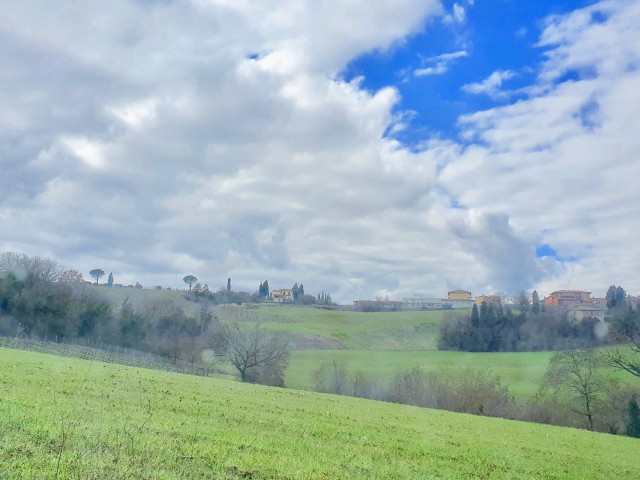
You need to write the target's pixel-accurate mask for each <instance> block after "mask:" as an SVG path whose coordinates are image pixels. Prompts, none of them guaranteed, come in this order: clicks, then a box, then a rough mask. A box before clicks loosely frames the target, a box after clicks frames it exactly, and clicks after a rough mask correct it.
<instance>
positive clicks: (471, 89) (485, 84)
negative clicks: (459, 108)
mask: <svg viewBox="0 0 640 480" xmlns="http://www.w3.org/2000/svg"><path fill="white" fill-rule="evenodd" d="M515 76H516V74H515V72H512V71H511V70H496V71H495V72H493V73H492V74H491V75H489V76H488V77H487V78H485V79H484V80H483V81H482V82H478V83H468V84H466V85H463V86H462V90H463V91H465V92H467V93H473V94H476V95H478V94H485V95H489V96H490V97H492V98H500V97H505V96H507V95H508V93H506V92H503V91H502V90H501V89H502V84H503V83H504V82H505V81H506V80H509V79H510V78H513V77H515Z"/></svg>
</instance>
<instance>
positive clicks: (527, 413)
mask: <svg viewBox="0 0 640 480" xmlns="http://www.w3.org/2000/svg"><path fill="white" fill-rule="evenodd" d="M576 357H577V361H576ZM585 359H587V360H585ZM589 359H591V360H593V359H598V356H597V355H595V354H594V352H593V351H591V350H586V351H584V350H578V351H569V352H560V353H558V354H557V355H556V356H555V357H554V359H553V360H552V361H551V363H550V366H549V371H548V372H547V374H546V375H545V378H544V381H543V383H542V384H541V385H540V389H539V391H538V393H537V394H536V395H535V396H534V397H533V398H532V399H530V400H517V399H516V398H514V397H513V396H512V395H511V394H510V393H509V389H508V388H507V387H506V386H505V385H503V384H502V383H501V382H500V379H499V378H498V377H496V376H495V375H493V374H492V373H491V372H489V371H488V370H474V369H466V370H458V369H447V370H446V371H440V372H433V373H431V372H429V373H428V372H425V371H423V370H422V369H420V368H418V367H416V368H413V369H410V370H405V371H400V372H398V373H397V374H396V375H395V376H394V377H393V379H392V380H391V381H390V382H382V381H380V380H379V379H376V378H374V377H372V376H371V375H369V374H367V373H365V372H362V371H356V372H349V371H348V370H347V369H346V367H345V365H344V364H343V363H338V362H335V361H334V362H328V363H323V364H322V365H321V366H320V368H319V369H318V370H316V371H315V372H313V381H314V384H315V390H316V391H318V392H323V393H331V394H337V395H346V396H353V397H359V398H367V399H372V400H380V401H387V402H394V403H401V404H405V405H414V406H418V407H426V408H435V409H440V410H448V411H452V412H458V413H469V414H474V415H483V416H489V417H500V418H507V419H512V420H522V421H528V422H536V423H545V424H551V425H559V426H568V427H574V428H584V429H589V430H593V431H599V432H605V433H611V434H616V435H628V436H632V437H640V408H639V405H638V400H639V398H640V390H638V388H637V387H635V388H634V387H633V386H632V385H631V384H628V383H623V382H620V381H617V380H615V379H611V378H607V377H606V376H603V375H602V374H601V373H600V371H599V370H598V367H599V366H603V365H605V364H606V360H605V359H598V361H600V360H602V362H604V363H602V364H601V365H598V366H596V365H594V364H593V363H589ZM566 365H570V367H568V368H566V369H565V368H564V367H565V366H566ZM589 369H591V376H590V377H589V380H588V382H587V384H586V387H587V388H586V390H584V389H582V388H581V387H585V384H584V383H581V382H579V381H577V379H578V378H584V377H585V372H587V371H588V370H589ZM584 392H586V396H585V393H584Z"/></svg>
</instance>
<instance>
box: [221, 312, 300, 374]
mask: <svg viewBox="0 0 640 480" xmlns="http://www.w3.org/2000/svg"><path fill="white" fill-rule="evenodd" d="M214 337H216V338H214V342H213V346H214V349H216V350H217V351H218V353H219V354H222V355H223V356H224V357H225V358H226V359H227V360H228V361H229V363H231V365H233V366H234V367H235V368H236V369H237V370H238V373H239V374H240V379H241V380H242V381H243V382H256V383H263V384H267V385H278V386H282V385H283V384H284V371H285V369H286V367H287V365H288V364H289V355H290V349H289V342H288V339H287V337H286V336H285V335H284V334H282V333H280V332H272V331H269V330H267V329H265V328H264V326H263V325H262V324H261V323H255V324H253V325H252V326H249V327H241V326H240V325H239V324H238V323H233V324H231V325H229V326H224V325H220V326H218V328H216V329H214Z"/></svg>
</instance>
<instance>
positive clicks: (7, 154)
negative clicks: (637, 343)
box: [0, 0, 640, 303]
mask: <svg viewBox="0 0 640 480" xmlns="http://www.w3.org/2000/svg"><path fill="white" fill-rule="evenodd" d="M0 11H1V12H2V19H3V20H2V22H0V65H2V68H1V69H0V252H3V251H13V252H22V253H26V254H28V255H40V256H46V257H49V258H52V259H54V260H56V261H57V262H59V263H60V264H61V265H62V266H64V267H66V268H74V269H78V270H79V271H81V272H82V273H83V274H84V275H85V277H86V278H89V273H88V272H89V270H91V269H94V268H101V269H103V270H104V271H105V272H107V273H109V272H113V275H114V277H115V282H116V283H123V284H125V285H126V284H133V283H135V282H140V283H141V284H143V285H144V286H146V287H152V286H155V285H161V286H164V287H167V286H170V287H173V288H176V287H180V288H184V287H185V285H184V283H183V282H182V278H183V277H184V276H185V275H187V274H192V275H195V276H196V277H198V279H199V281H200V282H201V283H202V284H204V283H207V284H208V286H209V288H210V289H212V290H215V289H218V288H220V287H225V286H226V282H227V278H228V277H230V278H231V279H232V287H233V288H234V289H237V290H245V291H250V292H253V291H257V288H258V285H259V284H260V282H262V281H263V280H265V279H267V280H268V281H269V285H270V286H271V288H272V289H273V288H285V287H289V288H290V287H291V286H292V285H293V284H294V283H298V284H300V283H303V284H304V286H305V292H306V293H310V294H313V295H315V294H317V293H319V292H322V291H324V292H328V293H331V295H332V297H333V299H334V300H337V301H339V302H341V303H350V302H351V301H353V300H357V299H373V298H375V297H384V296H388V297H389V298H390V299H395V300H401V299H402V298H405V297H441V296H446V294H447V291H449V290H453V289H464V290H469V291H471V292H472V294H473V295H474V296H475V295H480V294H488V293H492V292H495V291H502V292H506V293H516V292H518V291H520V290H523V289H525V290H532V289H537V290H538V292H539V293H540V294H541V296H542V295H546V294H548V293H549V292H551V291H553V290H558V289H581V290H588V291H591V292H593V295H594V296H604V293H605V291H606V289H607V287H608V286H609V285H612V284H615V285H622V286H623V287H624V288H625V289H626V290H627V291H628V292H629V293H632V294H638V292H640V285H639V284H638V276H637V272H638V271H639V270H640V249H639V248H638V240H637V237H638V234H639V233H640V193H639V192H640V189H639V188H638V187H637V184H639V183H640V158H639V154H638V152H640V68H639V67H640V2H638V1H637V0H602V1H586V0H584V1H578V0H563V1H551V0H548V1H547V0H521V1H515V0H495V1H492V2H483V1H481V0H476V1H474V0H457V1H455V2H453V1H438V0H379V1H376V2H369V1H364V0H320V1H318V0H296V1H275V0H274V1H272V2H257V1H253V2H252V1H248V0H188V1H186V0H183V1H172V0H155V1H154V0H111V1H109V2H89V1H81V2H77V1H73V2H72V1H66V0H60V1H57V2H55V6H52V4H51V2H47V1H44V0H40V1H39V0H25V1H21V2H13V1H9V0H0Z"/></svg>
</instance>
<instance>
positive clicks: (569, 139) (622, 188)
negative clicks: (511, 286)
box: [440, 1, 640, 294]
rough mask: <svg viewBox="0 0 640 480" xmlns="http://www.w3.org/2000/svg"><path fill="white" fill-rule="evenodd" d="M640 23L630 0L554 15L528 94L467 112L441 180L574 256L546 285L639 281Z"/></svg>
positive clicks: (468, 201)
mask: <svg viewBox="0 0 640 480" xmlns="http://www.w3.org/2000/svg"><path fill="white" fill-rule="evenodd" d="M639 22H640V6H639V5H638V4H637V2H629V1H605V2H600V3H598V4H596V5H593V6H591V7H587V8H585V9H581V10H578V11H576V12H573V13H571V14H568V15H565V16H562V17H552V18H550V19H549V20H548V21H547V24H546V27H545V29H544V31H543V34H542V37H541V42H540V43H541V45H544V46H546V47H548V48H549V50H548V51H547V52H546V61H545V62H544V63H543V64H542V65H541V67H540V70H539V72H538V80H537V82H536V83H535V84H534V85H532V86H531V88H530V89H529V95H528V97H527V98H525V99H523V100H520V101H518V102H516V103H513V104H510V105H507V106H503V107H498V108H494V109H491V110H487V111H483V112H477V113H473V114H471V115H468V116H465V117H463V118H461V119H460V124H461V127H462V129H463V137H464V138H465V140H466V141H467V142H468V144H467V147H466V148H465V150H464V152H463V153H462V154H461V155H460V156H459V157H458V158H456V159H455V160H454V161H452V162H451V163H450V164H448V165H447V166H446V167H445V169H444V170H443V173H442V175H441V177H440V182H442V184H444V185H445V186H446V188H447V190H448V191H449V192H451V195H453V196H455V197H456V198H458V199H459V201H460V202H461V203H462V204H464V205H469V206H473V208H477V209H480V210H481V211H487V212H491V213H493V214H505V215H508V216H509V223H510V224H512V225H514V226H516V227H523V226H526V228H527V229H529V230H531V231H533V232H539V234H540V236H541V240H542V243H544V244H549V245H552V246H553V248H554V249H555V250H556V251H557V252H558V254H559V255H560V256H561V257H565V258H572V259H575V261H572V262H571V264H568V265H565V268H564V269H563V271H562V272H556V274H555V275H550V276H549V277H548V278H546V279H539V281H538V285H539V287H540V288H541V289H542V290H544V289H547V290H548V289H557V288H559V287H563V288H583V289H593V290H594V291H596V292H599V294H603V293H604V291H605V290H606V287H607V285H608V284H611V283H616V284H618V283H621V284H625V285H631V286H632V287H630V288H631V289H633V288H638V287H637V280H636V279H635V277H634V275H635V274H634V273H633V271H635V269H636V268H635V267H637V266H638V262H639V260H640V259H639V258H638V256H637V255H635V254H634V253H633V252H634V251H635V248H633V247H632V246H631V245H632V242H633V241H634V240H632V239H633V238H634V236H635V235H636V233H634V232H636V230H637V228H636V227H635V224H634V222H633V221H632V220H631V219H632V218H636V217H637V216H638V214H640V212H639V211H638V202H637V201H636V200H637V199H638V193H637V191H638V190H637V186H636V185H635V183H636V182H635V178H638V175H640V164H639V163H638V162H637V161H635V157H636V153H635V152H637V151H638V150H639V149H640V137H639V136H638V135H637V133H638V124H637V122H636V120H635V119H636V118H638V116H639V115H640V106H639V105H640V102H637V101H635V99H637V92H638V91H639V90H638V89H639V88H640V75H639V71H638V65H640V62H639V60H640V48H638V45H640V43H639V42H638V40H639V39H640V30H639V28H638V25H640V23H639ZM623 251H625V252H628V253H629V255H623V256H620V252H623ZM622 257H624V260H623V258H622Z"/></svg>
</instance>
